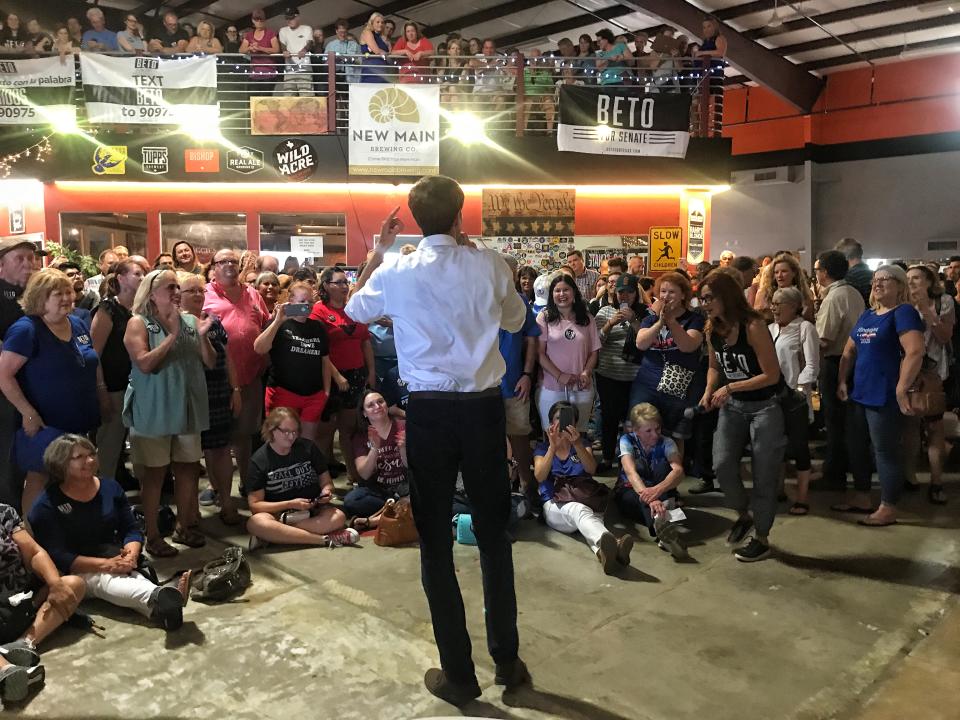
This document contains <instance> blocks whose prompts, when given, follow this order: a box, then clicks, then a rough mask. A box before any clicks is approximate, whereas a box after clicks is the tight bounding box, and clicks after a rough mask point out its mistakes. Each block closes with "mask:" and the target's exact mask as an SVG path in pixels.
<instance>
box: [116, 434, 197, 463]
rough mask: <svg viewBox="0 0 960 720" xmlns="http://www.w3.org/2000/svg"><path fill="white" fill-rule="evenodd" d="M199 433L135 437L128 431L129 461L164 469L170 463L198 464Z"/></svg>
mask: <svg viewBox="0 0 960 720" xmlns="http://www.w3.org/2000/svg"><path fill="white" fill-rule="evenodd" d="M202 457H203V450H202V449H201V448H200V433H197V434H196V435H159V436H155V437H151V436H147V435H137V434H136V433H135V432H134V431H133V430H131V431H130V461H131V462H132V463H133V464H134V465H143V466H144V467H148V468H156V467H166V466H167V465H169V464H170V463H172V462H175V463H194V462H200V458H202Z"/></svg>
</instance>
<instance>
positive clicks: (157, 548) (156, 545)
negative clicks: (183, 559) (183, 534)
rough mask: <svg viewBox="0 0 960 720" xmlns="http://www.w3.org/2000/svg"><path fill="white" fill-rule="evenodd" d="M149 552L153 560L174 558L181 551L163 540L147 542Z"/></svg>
mask: <svg viewBox="0 0 960 720" xmlns="http://www.w3.org/2000/svg"><path fill="white" fill-rule="evenodd" d="M147 552H148V553H150V557H153V558H165V557H173V556H174V555H176V554H177V553H179V552H180V551H179V550H177V549H176V548H175V547H174V546H173V545H171V544H170V543H168V542H167V541H166V540H164V539H163V538H157V539H156V540H148V541H147Z"/></svg>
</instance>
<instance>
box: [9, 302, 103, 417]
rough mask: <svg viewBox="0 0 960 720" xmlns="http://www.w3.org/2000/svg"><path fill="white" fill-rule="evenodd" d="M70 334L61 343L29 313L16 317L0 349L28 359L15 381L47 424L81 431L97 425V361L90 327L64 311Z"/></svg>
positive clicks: (40, 321)
mask: <svg viewBox="0 0 960 720" xmlns="http://www.w3.org/2000/svg"><path fill="white" fill-rule="evenodd" d="M67 319H68V320H69V321H70V329H71V331H72V337H71V338H70V340H69V341H67V342H64V341H63V340H61V339H60V338H58V337H57V336H56V335H54V334H53V333H52V332H50V329H49V328H48V327H47V326H46V325H45V324H44V322H43V320H41V319H40V318H34V317H30V316H27V317H22V318H20V319H19V320H17V321H16V322H15V323H14V324H13V325H11V326H10V329H9V330H7V334H6V335H5V336H4V338H3V349H4V350H9V351H10V352H13V353H16V354H17V355H22V356H23V357H25V358H27V361H26V362H25V363H24V364H23V367H21V368H20V372H18V373H17V382H18V383H20V389H21V390H22V391H23V394H24V395H25V396H26V398H27V400H29V401H30V404H31V405H33V407H34V408H35V409H36V410H37V412H39V413H40V417H41V418H42V419H43V422H44V424H45V425H47V426H48V427H52V428H57V429H58V430H62V431H64V432H73V433H86V432H90V431H91V430H93V429H94V428H96V427H97V426H98V425H99V424H100V405H99V403H98V401H97V365H99V364H100V358H99V357H98V356H97V352H96V351H95V350H94V349H93V344H92V342H91V340H90V331H89V330H88V329H87V327H86V326H85V325H84V324H83V321H82V320H80V318H77V317H74V316H72V315H68V316H67Z"/></svg>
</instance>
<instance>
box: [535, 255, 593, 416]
mask: <svg viewBox="0 0 960 720" xmlns="http://www.w3.org/2000/svg"><path fill="white" fill-rule="evenodd" d="M537 324H538V325H539V326H540V366H541V367H542V368H543V385H542V386H541V388H540V391H539V392H538V393H537V409H538V410H539V412H540V422H541V423H542V425H543V427H547V426H548V425H549V424H550V421H549V419H548V416H549V411H550V408H551V407H553V405H554V403H556V402H559V401H560V400H566V401H568V402H570V403H571V404H573V405H574V406H575V407H576V408H577V410H578V411H579V420H578V421H577V430H579V431H580V432H583V431H584V430H586V428H587V422H588V421H589V420H590V413H591V412H592V411H593V369H594V368H595V367H596V366H597V358H598V353H599V351H600V334H599V332H598V331H597V326H596V325H595V324H594V322H593V318H591V317H590V313H589V312H587V305H586V303H584V301H583V297H582V296H581V295H580V290H579V289H578V288H577V284H576V283H575V282H574V281H573V278H572V277H570V276H569V275H565V274H563V273H561V274H560V275H558V276H557V277H555V278H554V279H553V282H551V283H550V291H549V292H548V293H547V307H546V308H544V310H543V311H542V312H541V313H540V314H539V315H538V316H537Z"/></svg>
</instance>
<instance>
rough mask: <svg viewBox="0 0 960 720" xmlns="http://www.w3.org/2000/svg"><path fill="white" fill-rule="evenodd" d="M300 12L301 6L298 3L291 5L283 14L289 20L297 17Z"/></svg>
mask: <svg viewBox="0 0 960 720" xmlns="http://www.w3.org/2000/svg"><path fill="white" fill-rule="evenodd" d="M299 14H300V8H298V7H297V6H296V5H291V6H290V7H288V8H287V9H286V10H284V11H283V16H284V17H285V18H287V20H289V19H290V18H295V17H296V16H297V15H299Z"/></svg>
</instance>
